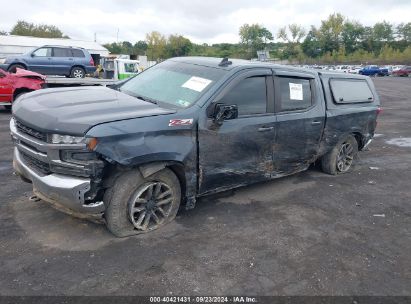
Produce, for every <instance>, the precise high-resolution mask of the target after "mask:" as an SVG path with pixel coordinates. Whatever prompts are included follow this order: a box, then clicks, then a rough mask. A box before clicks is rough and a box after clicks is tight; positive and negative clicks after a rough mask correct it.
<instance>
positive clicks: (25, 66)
mask: <svg viewBox="0 0 411 304" xmlns="http://www.w3.org/2000/svg"><path fill="white" fill-rule="evenodd" d="M13 65H21V66H23V67H24V68H25V69H27V65H25V64H24V63H21V62H14V63H11V64H10V65H9V67H8V68H7V70H9V69H10V68H11V67H12V66H13Z"/></svg>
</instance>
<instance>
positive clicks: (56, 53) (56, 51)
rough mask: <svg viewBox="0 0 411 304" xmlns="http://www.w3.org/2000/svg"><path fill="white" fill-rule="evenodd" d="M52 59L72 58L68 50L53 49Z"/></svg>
mask: <svg viewBox="0 0 411 304" xmlns="http://www.w3.org/2000/svg"><path fill="white" fill-rule="evenodd" d="M53 57H73V56H72V55H71V51H70V49H63V48H53Z"/></svg>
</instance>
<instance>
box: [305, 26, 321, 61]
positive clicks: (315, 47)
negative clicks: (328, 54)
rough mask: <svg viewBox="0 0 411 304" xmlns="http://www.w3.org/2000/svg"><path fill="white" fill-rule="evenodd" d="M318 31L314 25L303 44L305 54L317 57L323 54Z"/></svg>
mask: <svg viewBox="0 0 411 304" xmlns="http://www.w3.org/2000/svg"><path fill="white" fill-rule="evenodd" d="M317 31H318V30H317V29H316V27H315V26H314V25H312V26H311V29H310V30H309V31H308V34H307V36H305V39H304V41H303V43H302V44H301V48H302V50H303V52H304V54H305V55H307V56H308V57H311V58H316V57H318V56H319V55H320V54H321V44H320V40H319V39H318V35H317Z"/></svg>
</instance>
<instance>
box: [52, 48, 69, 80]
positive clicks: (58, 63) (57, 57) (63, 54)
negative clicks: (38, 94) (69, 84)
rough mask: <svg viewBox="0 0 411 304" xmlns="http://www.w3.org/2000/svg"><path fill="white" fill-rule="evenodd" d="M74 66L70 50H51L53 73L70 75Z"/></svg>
mask: <svg viewBox="0 0 411 304" xmlns="http://www.w3.org/2000/svg"><path fill="white" fill-rule="evenodd" d="M73 64H74V58H73V54H72V52H71V49H70V48H58V47H54V48H53V67H52V69H53V71H52V73H55V74H57V75H70V70H71V67H72V66H73Z"/></svg>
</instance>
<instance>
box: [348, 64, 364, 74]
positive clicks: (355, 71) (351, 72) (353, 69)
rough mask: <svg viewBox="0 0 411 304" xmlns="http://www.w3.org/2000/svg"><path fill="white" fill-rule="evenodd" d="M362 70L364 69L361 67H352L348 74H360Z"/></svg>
mask: <svg viewBox="0 0 411 304" xmlns="http://www.w3.org/2000/svg"><path fill="white" fill-rule="evenodd" d="M361 69H362V67H361V66H351V67H350V68H349V69H348V73H350V74H359V72H360V70H361Z"/></svg>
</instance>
